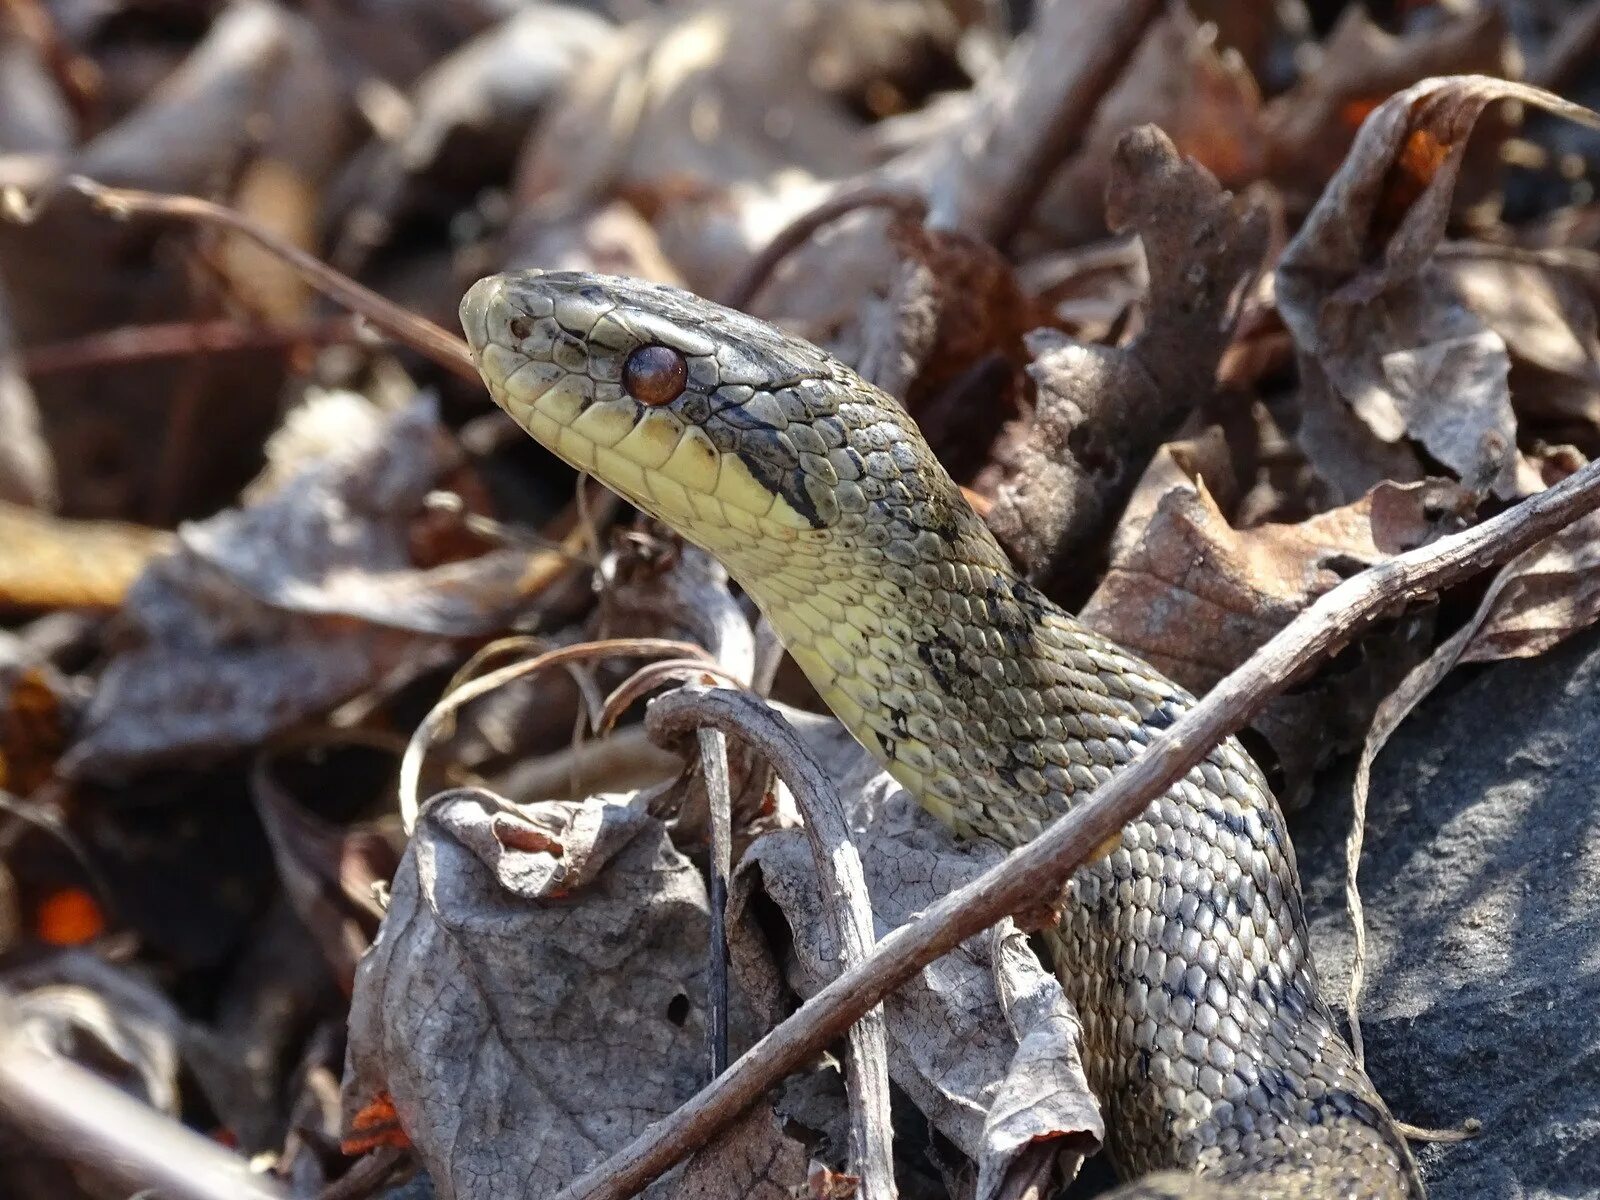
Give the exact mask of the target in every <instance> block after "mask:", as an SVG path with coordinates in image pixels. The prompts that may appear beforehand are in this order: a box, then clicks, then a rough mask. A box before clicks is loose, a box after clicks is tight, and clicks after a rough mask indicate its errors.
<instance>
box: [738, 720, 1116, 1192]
mask: <svg viewBox="0 0 1600 1200" xmlns="http://www.w3.org/2000/svg"><path fill="white" fill-rule="evenodd" d="M800 729H801V732H802V734H803V736H805V738H806V740H807V742H808V743H809V744H810V745H811V747H812V749H813V751H814V752H815V753H816V755H817V758H818V760H819V761H820V762H822V763H823V764H824V766H825V767H826V769H827V770H828V771H829V774H830V775H832V776H833V777H834V778H835V779H836V780H837V781H838V783H839V787H840V792H841V793H842V795H843V796H844V799H845V803H846V806H847V807H849V808H853V809H854V814H853V816H852V825H853V826H854V839H853V840H854V841H855V842H856V845H857V847H858V849H859V850H860V853H861V861H862V867H863V870H864V872H865V874H866V878H867V890H868V892H869V894H870V896H871V898H872V907H873V917H874V922H875V924H876V927H877V932H878V935H879V937H882V936H883V935H885V934H887V933H888V932H889V931H890V930H892V929H894V928H896V927H898V926H900V925H903V924H905V923H906V922H907V921H909V920H911V919H913V918H914V917H915V916H916V915H917V914H918V913H919V912H920V911H921V910H922V909H924V908H926V907H927V906H928V905H930V904H932V903H933V902H934V901H935V900H936V899H938V898H939V897H940V896H943V895H945V894H947V893H948V892H950V891H951V890H953V889H955V888H957V887H960V886H961V885H962V884H964V883H966V882H968V881H969V880H971V879H973V878H975V877H976V876H977V875H979V874H981V873H982V872H983V871H984V870H985V869H987V868H989V867H991V866H993V865H994V864H995V863H996V862H998V861H999V860H1000V859H1001V858H1002V857H1003V853H1002V852H1001V851H1000V849H999V848H998V847H996V846H994V845H992V844H990V843H988V842H963V843H958V842H957V841H956V840H955V839H954V838H953V837H952V836H951V834H950V833H949V831H948V830H946V829H945V828H944V827H943V826H942V825H940V824H939V823H938V822H937V821H935V820H934V819H933V818H932V817H930V816H928V815H927V814H925V813H924V812H923V811H922V810H921V809H920V808H919V807H918V806H917V805H916V803H915V802H914V801H913V800H912V799H911V798H910V797H909V796H908V795H906V794H905V792H904V791H903V790H902V789H901V788H900V787H899V785H898V784H896V783H895V782H894V781H893V780H892V779H890V778H889V776H887V775H885V774H883V773H882V772H881V771H880V770H879V768H878V767H877V765H876V764H875V763H873V762H872V760H871V759H870V758H868V756H867V754H866V752H865V751H864V750H862V749H861V748H860V747H859V746H858V745H856V743H855V742H854V741H852V740H851V739H850V737H849V735H848V734H846V733H845V732H844V730H843V727H842V726H840V725H839V724H838V723H837V722H834V721H826V722H824V721H816V722H806V723H804V724H803V725H801V726H800ZM812 861H813V860H812V855H811V851H810V850H809V848H808V847H807V845H806V841H805V836H804V834H803V833H801V832H800V831H798V830H793V829H786V830H779V831H777V832H774V833H769V834H766V835H764V836H762V837H761V838H759V839H758V840H757V841H756V842H755V843H754V844H753V845H752V846H751V847H750V850H749V851H748V852H747V853H746V855H745V857H744V860H743V861H742V862H741V863H740V865H739V868H738V870H737V871H736V872H735V875H734V884H733V888H732V889H731V893H732V894H731V895H730V898H729V905H730V915H731V916H732V917H733V922H732V932H731V936H732V938H733V942H734V944H733V947H732V956H733V963H734V966H735V968H736V969H737V970H738V972H739V975H740V980H741V986H744V987H745V988H746V990H747V991H748V992H749V993H750V994H752V995H756V994H762V993H765V992H768V991H769V990H770V989H769V987H767V986H766V985H765V984H764V983H763V982H762V981H761V978H760V974H759V973H758V972H759V967H758V966H756V964H757V963H758V962H759V961H760V956H759V954H758V953H756V952H755V951H753V950H752V949H751V941H752V939H754V938H758V937H759V936H760V935H759V934H758V933H756V932H755V931H754V929H753V926H751V925H750V924H748V920H749V918H748V917H747V916H745V914H747V913H749V912H750V905H751V903H752V902H753V899H754V897H755V896H756V895H757V894H758V893H764V894H765V895H766V896H767V897H769V898H770V899H771V900H773V901H774V902H775V903H776V904H777V905H778V907H779V909H780V910H781V911H782V912H783V915H784V919H785V922H786V924H787V925H788V928H789V931H790V933H791V935H792V938H793V942H792V947H793V948H792V954H791V960H790V961H789V962H788V963H786V964H784V965H785V967H786V974H787V978H788V982H789V984H790V986H791V987H793V988H795V990H797V991H798V992H799V993H800V994H801V995H802V996H811V995H813V994H814V993H815V992H816V991H817V990H818V989H820V988H821V987H822V986H823V985H824V984H826V983H827V982H828V981H829V980H830V979H832V978H833V976H834V975H835V974H836V973H837V971H838V969H839V967H838V947H837V946H836V945H835V944H834V943H833V941H832V939H831V938H830V937H829V935H828V933H827V932H826V930H827V922H826V921H825V920H824V919H823V914H822V912H821V910H820V907H819V905H820V903H821V900H820V896H819V889H818V886H817V879H816V873H815V868H814V866H813V865H812ZM741 943H742V945H741ZM747 981H748V982H747ZM884 1010H885V1014H886V1016H887V1018H888V1027H889V1073H890V1077H891V1078H892V1079H893V1080H894V1081H895V1083H896V1084H898V1085H899V1087H900V1088H901V1090H903V1091H904V1092H905V1093H906V1094H907V1095H908V1096H910V1097H911V1099H912V1100H913V1102H914V1103H915V1104H916V1105H917V1107H918V1109H920V1110H921V1112H922V1113H923V1115H924V1116H926V1117H927V1118H928V1120H929V1121H931V1122H932V1123H933V1125H934V1127H935V1128H937V1129H938V1130H939V1132H940V1133H942V1134H943V1135H944V1136H946V1137H948V1138H949V1139H950V1140H951V1141H952V1142H953V1143H955V1145H956V1146H957V1147H958V1148H959V1149H960V1150H961V1151H962V1153H964V1154H966V1155H967V1156H968V1157H970V1158H971V1159H972V1160H973V1161H974V1162H976V1163H977V1164H978V1190H977V1195H978V1197H980V1198H982V1200H992V1198H993V1197H995V1196H996V1195H998V1194H999V1189H1000V1187H1001V1184H1002V1183H1003V1181H1004V1179H1005V1175H1006V1171H1007V1170H1008V1168H1009V1167H1010V1166H1011V1165H1012V1163H1013V1162H1014V1161H1015V1159H1016V1157H1017V1156H1018V1155H1019V1154H1020V1153H1021V1152H1022V1151H1023V1150H1024V1149H1026V1148H1027V1147H1028V1146H1029V1145H1030V1144H1033V1143H1036V1142H1039V1141H1042V1140H1050V1141H1058V1142H1059V1143H1060V1144H1061V1148H1062V1150H1063V1152H1064V1153H1067V1154H1068V1155H1074V1154H1079V1155H1081V1154H1089V1153H1092V1152H1093V1150H1094V1149H1095V1148H1096V1147H1097V1146H1098V1145H1099V1142H1100V1139H1101V1137H1102V1136H1103V1133H1104V1126H1103V1124H1102V1122H1101V1118H1100V1111H1099V1106H1098V1104H1097V1103H1096V1102H1095V1099H1094V1096H1093V1094H1092V1093H1091V1092H1090V1090H1089V1085H1088V1081H1087V1079H1086V1078H1085V1077H1084V1075H1083V1069H1082V1064H1081V1062H1080V1060H1079V1057H1078V1048H1077V1043H1078V1036H1079V1025H1078V1018H1077V1014H1076V1013H1075V1012H1074V1011H1073V1009H1072V1006H1071V1004H1070V1003H1069V1002H1068V1000H1067V999H1066V996H1065V995H1064V994H1063V993H1062V991H1061V987H1060V985H1059V983H1057V982H1056V980H1055V979H1054V977H1053V976H1051V975H1050V974H1049V973H1048V972H1047V971H1046V970H1045V969H1044V968H1043V967H1042V966H1041V965H1040V963H1039V960H1038V958H1037V956H1036V955H1035V954H1034V953H1033V951H1032V949H1031V948H1029V946H1028V943H1027V940H1026V938H1025V937H1024V935H1023V934H1022V933H1021V932H1020V931H1019V930H1018V929H1017V928H1016V926H1015V925H1013V924H1012V923H1011V922H1009V921H1007V922H1005V923H1004V924H1002V925H1000V926H997V927H996V930H992V931H990V932H989V933H988V934H984V935H980V936H978V937H974V938H972V939H970V940H969V941H967V942H965V943H963V945H962V946H961V947H960V948H959V949H958V950H955V951H953V952H951V953H950V954H948V955H946V956H945V957H943V958H941V959H939V960H938V961H936V962H934V963H933V964H931V965H930V966H928V967H925V968H924V969H923V971H922V973H921V975H919V976H918V977H917V979H916V980H915V981H914V982H912V983H909V984H907V985H906V986H905V987H903V988H901V989H900V990H899V991H897V992H896V993H895V994H894V995H893V996H891V997H890V998H889V999H888V1000H886V1001H885V1004H884Z"/></svg>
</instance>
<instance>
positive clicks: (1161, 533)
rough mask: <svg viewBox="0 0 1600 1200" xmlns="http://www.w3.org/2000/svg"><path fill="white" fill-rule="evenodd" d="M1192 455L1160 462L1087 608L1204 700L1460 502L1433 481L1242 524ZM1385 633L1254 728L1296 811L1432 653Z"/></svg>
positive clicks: (1408, 634) (1090, 620)
mask: <svg viewBox="0 0 1600 1200" xmlns="http://www.w3.org/2000/svg"><path fill="white" fill-rule="evenodd" d="M1184 461H1192V460H1180V459H1176V458H1174V457H1171V456H1169V455H1167V454H1163V455H1161V456H1158V458H1157V462H1156V464H1155V465H1153V466H1152V468H1151V471H1150V473H1149V475H1148V477H1147V478H1148V480H1149V486H1148V487H1146V486H1145V485H1144V484H1141V488H1140V491H1139V492H1138V493H1136V494H1135V497H1134V500H1133V501H1132V502H1130V504H1129V506H1128V519H1127V521H1126V522H1125V527H1124V528H1122V529H1119V530H1118V532H1117V536H1116V542H1115V545H1116V549H1115V553H1114V557H1113V559H1112V563H1111V568H1110V570H1109V571H1108V572H1107V573H1106V576H1105V578H1104V579H1103V580H1102V581H1101V583H1100V586H1099V587H1098V588H1097V589H1096V590H1095V593H1094V595H1093V596H1091V597H1090V599H1089V602H1088V603H1087V604H1086V605H1085V606H1084V608H1083V610H1082V612H1081V613H1080V614H1079V616H1080V618H1081V619H1082V620H1083V622H1084V623H1085V624H1087V625H1089V626H1090V627H1091V628H1093V629H1096V630H1098V631H1099V632H1101V633H1103V634H1105V635H1106V636H1107V637H1110V638H1112V639H1113V640H1114V641H1116V642H1118V643H1119V644H1120V645H1123V646H1125V647H1127V648H1128V649H1129V650H1131V651H1133V652H1134V653H1136V654H1138V655H1139V656H1140V657H1141V658H1144V659H1145V660H1147V661H1148V662H1150V663H1151V664H1152V665H1153V666H1154V667H1155V668H1156V669H1157V670H1159V671H1161V672H1162V673H1163V674H1165V675H1167V676H1168V677H1170V678H1171V679H1173V680H1175V681H1176V682H1178V683H1180V684H1182V685H1183V686H1184V687H1186V688H1188V689H1189V690H1190V691H1192V692H1194V693H1196V694H1203V693H1204V692H1205V691H1206V690H1207V689H1209V688H1210V687H1211V685H1212V684H1214V683H1216V682H1217V680H1219V679H1221V678H1222V676H1224V675H1226V674H1227V673H1228V672H1229V671H1231V670H1233V668H1235V667H1237V666H1238V665H1239V664H1240V663H1242V662H1244V660H1245V659H1246V658H1248V657H1249V656H1250V655H1251V654H1252V653H1254V652H1255V651H1256V650H1257V649H1258V648H1260V647H1261V646H1262V645H1263V644H1264V643H1265V642H1266V641H1267V639H1268V638H1270V637H1271V636H1272V635H1273V634H1275V633H1277V632H1278V631H1279V630H1280V629H1282V628H1283V627H1284V626H1285V625H1287V624H1288V623H1289V622H1290V621H1291V620H1293V619H1294V618H1295V617H1296V616H1298V615H1299V614H1300V613H1301V612H1302V611H1303V610H1304V609H1305V608H1306V607H1308V606H1309V605H1310V604H1311V603H1312V602H1313V601H1315V600H1316V599H1317V597H1319V596H1321V595H1322V594H1324V593H1325V592H1328V591H1330V590H1332V589H1333V588H1334V587H1336V586H1338V584H1339V583H1341V582H1343V580H1345V579H1346V578H1348V577H1349V576H1351V575H1353V574H1355V573H1356V572H1357V571H1360V570H1362V569H1364V568H1366V567H1368V566H1371V565H1372V564H1373V563H1376V562H1380V561H1382V560H1383V559H1385V558H1387V557H1389V556H1390V555H1393V554H1397V553H1401V552H1403V551H1405V550H1408V549H1411V548H1413V547H1415V546H1418V545H1421V544H1422V543H1423V541H1425V540H1426V539H1427V538H1428V537H1429V536H1430V535H1431V534H1432V532H1433V526H1434V518H1435V517H1436V516H1437V515H1439V514H1440V513H1441V512H1442V511H1447V510H1448V508H1449V506H1450V504H1451V502H1452V495H1451V493H1449V492H1448V491H1447V490H1444V489H1440V488H1439V487H1437V486H1435V485H1431V484H1407V485H1401V484H1388V483H1386V484H1382V485H1380V486H1379V487H1377V488H1375V489H1374V490H1373V491H1372V492H1370V493H1369V494H1368V495H1366V496H1364V497H1363V498H1362V499H1361V500H1359V501H1357V502H1356V503H1354V504H1351V505H1347V506H1345V507H1343V508H1338V509H1334V510H1332V511H1331V512H1325V513H1320V514H1318V515H1316V516H1313V517H1311V518H1309V519H1308V520H1306V521H1303V522H1301V523H1299V524H1297V525H1281V524H1280V525H1271V524H1269V525H1257V526H1254V527H1252V528H1249V529H1243V530H1239V529H1234V528H1232V527H1231V526H1230V525H1229V524H1228V522H1227V520H1226V518H1225V517H1224V516H1223V514H1222V512H1221V510H1220V509H1219V508H1218V507H1217V504H1216V502H1215V501H1214V500H1213V499H1212V495H1211V491H1210V490H1209V488H1208V487H1207V485H1206V482H1205V480H1203V479H1200V478H1198V477H1196V478H1190V477H1189V475H1188V474H1187V473H1186V471H1185V470H1184V469H1183V462H1184ZM1374 636H1376V637H1377V638H1378V639H1379V640H1378V641H1371V640H1369V641H1368V642H1365V643H1363V644H1362V645H1363V646H1364V647H1367V649H1366V650H1364V651H1358V653H1359V654H1360V661H1359V663H1358V665H1357V666H1355V667H1354V668H1353V669H1350V670H1347V671H1344V672H1342V673H1332V674H1325V675H1324V676H1323V677H1322V680H1321V682H1319V684H1318V685H1316V686H1314V687H1306V686H1302V687H1300V688H1297V689H1295V690H1294V691H1293V692H1291V693H1290V694H1288V695H1286V696H1285V697H1283V698H1281V699H1280V700H1279V701H1276V702H1275V703H1274V704H1273V705H1271V706H1269V708H1268V710H1267V711H1266V713H1264V714H1263V716H1262V717H1261V718H1259V719H1258V720H1257V721H1256V722H1255V726H1256V728H1257V729H1258V730H1259V731H1260V732H1261V733H1262V734H1263V735H1264V736H1265V737H1266V739H1267V741H1268V743H1269V744H1270V745H1271V747H1272V750H1273V751H1274V753H1275V754H1276V756H1277V758H1278V764H1277V765H1278V767H1279V768H1280V770H1281V772H1282V774H1283V779H1282V781H1281V782H1280V783H1279V786H1278V792H1279V799H1280V800H1281V801H1282V802H1283V803H1284V804H1285V805H1286V806H1289V807H1292V806H1294V805H1296V804H1297V803H1299V801H1300V800H1301V799H1302V798H1303V796H1304V794H1305V790H1306V788H1307V787H1308V786H1309V783H1310V780H1311V776H1312V773H1313V772H1314V771H1315V770H1316V769H1317V768H1318V767H1319V766H1321V765H1323V764H1324V763H1325V762H1326V761H1327V760H1328V759H1329V758H1331V757H1332V756H1333V755H1334V754H1335V753H1337V752H1338V751H1339V750H1340V749H1341V748H1343V747H1346V746H1348V745H1352V744H1355V743H1356V742H1358V741H1359V739H1360V737H1361V736H1362V733H1363V731H1364V729H1365V723H1366V721H1367V719H1368V717H1369V716H1370V714H1371V711H1372V707H1373V706H1374V705H1376V704H1377V703H1378V701H1379V700H1380V699H1381V698H1382V696H1383V695H1384V694H1385V693H1386V692H1387V690H1388V688H1389V687H1391V686H1392V685H1393V683H1394V681H1395V680H1397V679H1399V678H1400V676H1401V675H1402V674H1403V673H1404V672H1405V670H1407V669H1408V668H1409V666H1410V665H1411V663H1412V662H1414V661H1416V657H1417V656H1418V655H1419V654H1420V652H1421V650H1422V647H1421V646H1420V645H1419V644H1417V639H1416V637H1415V636H1414V631H1412V630H1411V629H1410V628H1409V627H1408V626H1406V625H1405V623H1402V624H1401V625H1400V626H1399V627H1398V628H1396V629H1395V630H1394V631H1392V632H1391V633H1389V634H1388V635H1386V636H1385V635H1383V634H1381V633H1380V634H1378V635H1374ZM1380 646H1381V650H1380V649H1379V647H1380Z"/></svg>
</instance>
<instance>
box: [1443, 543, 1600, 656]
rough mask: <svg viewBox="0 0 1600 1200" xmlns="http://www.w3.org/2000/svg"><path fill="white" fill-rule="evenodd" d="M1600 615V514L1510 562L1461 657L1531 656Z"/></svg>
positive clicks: (1588, 624)
mask: <svg viewBox="0 0 1600 1200" xmlns="http://www.w3.org/2000/svg"><path fill="white" fill-rule="evenodd" d="M1596 618H1600V514H1595V513H1591V514H1589V515H1588V516H1586V517H1581V518H1579V519H1578V520H1576V521H1574V522H1573V523H1572V524H1571V525H1568V526H1567V527H1566V528H1565V529H1563V530H1562V531H1561V532H1560V533H1557V534H1555V535H1554V536H1553V537H1551V538H1549V539H1547V540H1546V541H1544V542H1542V543H1541V544H1540V545H1538V546H1535V547H1534V548H1533V549H1532V550H1530V551H1528V552H1527V553H1526V554H1523V555H1521V556H1519V557H1518V558H1516V559H1514V560H1513V561H1512V562H1510V563H1508V564H1507V565H1506V566H1505V567H1504V568H1503V569H1502V570H1501V573H1500V575H1499V576H1498V577H1497V578H1496V580H1495V583H1494V587H1493V604H1492V606H1491V607H1490V608H1489V609H1488V611H1487V612H1486V614H1485V616H1484V619H1483V620H1482V624H1481V625H1480V627H1479V629H1478V631H1477V632H1476V633H1475V634H1474V635H1473V637H1472V640H1471V642H1469V643H1468V644H1467V646H1466V648H1465V650H1464V652H1463V653H1462V655H1461V661H1462V662H1495V661H1497V660H1499V659H1502V658H1532V657H1533V656H1534V655H1536V654H1543V653H1544V652H1545V651H1546V650H1549V649H1550V648H1551V647H1552V646H1555V645H1556V644H1557V643H1559V642H1561V641H1562V640H1563V639H1565V638H1567V637H1570V636H1571V635H1572V634H1574V633H1577V632H1578V631H1579V630H1580V629H1586V628H1588V626H1590V625H1592V624H1594V622H1595V620H1596Z"/></svg>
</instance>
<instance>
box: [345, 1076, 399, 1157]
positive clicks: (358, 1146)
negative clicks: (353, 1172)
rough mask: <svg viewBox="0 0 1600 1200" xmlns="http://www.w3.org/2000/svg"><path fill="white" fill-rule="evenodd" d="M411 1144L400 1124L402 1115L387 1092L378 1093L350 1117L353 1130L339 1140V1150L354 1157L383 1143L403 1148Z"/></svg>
mask: <svg viewBox="0 0 1600 1200" xmlns="http://www.w3.org/2000/svg"><path fill="white" fill-rule="evenodd" d="M410 1145H411V1139H410V1138H408V1137H407V1136H406V1131H405V1130H404V1129H402V1128H401V1127H400V1114H399V1113H397V1112H395V1109H394V1101H393V1100H391V1099H390V1098H389V1093H388V1092H379V1093H378V1094H377V1095H376V1096H374V1097H373V1098H372V1099H371V1100H369V1101H368V1102H367V1103H366V1104H365V1105H364V1106H363V1107H362V1109H361V1111H360V1112H358V1113H356V1115H355V1116H354V1117H353V1118H351V1121H350V1131H349V1132H348V1133H347V1134H345V1136H344V1138H343V1140H341V1141H340V1143H339V1149H340V1151H341V1152H343V1153H344V1154H348V1155H352V1156H353V1155H357V1154H365V1153H367V1151H369V1150H376V1149H378V1148H379V1147H380V1146H393V1147H395V1148H396V1149H399V1150H404V1149H406V1148H407V1147H409V1146H410Z"/></svg>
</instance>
